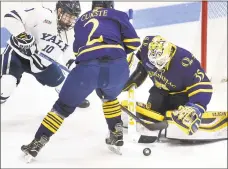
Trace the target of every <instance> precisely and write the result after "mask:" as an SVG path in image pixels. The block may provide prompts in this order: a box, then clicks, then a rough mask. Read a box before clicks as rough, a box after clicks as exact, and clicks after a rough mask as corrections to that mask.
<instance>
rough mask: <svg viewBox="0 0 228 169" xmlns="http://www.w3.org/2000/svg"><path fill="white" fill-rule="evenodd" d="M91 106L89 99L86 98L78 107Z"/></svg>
mask: <svg viewBox="0 0 228 169" xmlns="http://www.w3.org/2000/svg"><path fill="white" fill-rule="evenodd" d="M89 106H90V102H89V100H86V99H85V100H84V101H83V102H82V103H81V104H80V105H79V106H78V107H80V108H87V107H89Z"/></svg>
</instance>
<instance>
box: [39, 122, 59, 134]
mask: <svg viewBox="0 0 228 169" xmlns="http://www.w3.org/2000/svg"><path fill="white" fill-rule="evenodd" d="M42 124H43V125H44V126H45V127H46V128H47V129H48V130H50V131H51V132H52V133H55V132H56V131H57V130H55V129H53V128H52V127H51V126H50V125H49V124H47V123H46V122H45V121H42Z"/></svg>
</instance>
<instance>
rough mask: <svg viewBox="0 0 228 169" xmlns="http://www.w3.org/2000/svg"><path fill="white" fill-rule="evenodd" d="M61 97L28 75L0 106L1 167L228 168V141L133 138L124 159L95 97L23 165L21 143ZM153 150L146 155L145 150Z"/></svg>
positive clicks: (31, 136)
mask: <svg viewBox="0 0 228 169" xmlns="http://www.w3.org/2000/svg"><path fill="white" fill-rule="evenodd" d="M56 98H57V93H56V92H55V90H54V88H48V87H43V86H42V85H40V84H38V83H36V81H35V79H34V78H33V77H32V76H30V75H28V74H24V75H23V80H22V82H21V84H20V86H19V87H18V88H17V90H15V92H14V94H13V95H12V97H11V98H10V99H9V100H8V102H6V104H4V105H3V106H2V107H1V167H2V168H39V167H42V168H43V167H45V168H46V167H49V168H50V167H51V168H58V167H59V168H60V167H62V168H63V167H64V168H78V167H80V168H81V167H82V168H86V167H89V168H92V167H93V168H115V167H125V168H136V167H138V168H164V167H166V168H177V167H178V168H179V167H183V168H192V167H197V168H198V167H199V168H200V167H203V168H222V167H223V168H227V140H225V141H219V142H215V143H208V144H198V145H180V144H177V143H174V142H170V141H164V142H161V143H153V144H147V145H145V144H144V145H143V144H137V143H133V142H131V141H130V140H128V138H127V135H125V145H124V147H123V149H122V153H123V155H122V156H119V155H116V154H113V153H112V152H110V151H109V150H108V149H107V147H106V145H105V143H104V139H105V137H106V135H107V126H106V122H105V119H104V117H103V113H102V109H101V102H100V100H99V99H98V98H97V96H96V94H95V93H92V94H91V95H90V96H89V97H88V99H89V100H90V102H91V106H90V107H89V108H87V109H79V108H78V109H76V111H75V113H74V114H72V115H71V116H70V117H69V118H68V119H66V120H65V122H64V123H63V125H62V128H60V130H59V131H58V132H57V133H56V135H54V136H53V137H52V138H51V141H50V142H49V143H48V144H47V145H46V146H45V147H44V149H42V151H41V152H40V154H39V155H38V156H37V158H36V160H35V161H33V163H30V164H27V163H26V162H25V161H24V158H23V153H22V152H21V150H20V147H21V145H23V144H27V143H29V142H30V141H31V140H32V139H33V137H34V134H35V132H36V130H37V128H38V127H39V125H40V123H41V121H42V119H43V118H44V116H45V115H46V113H47V112H48V111H49V110H50V108H51V107H52V105H53V103H54V101H55V100H56ZM145 147H149V148H151V150H152V153H151V155H150V156H147V157H146V156H144V155H143V152H142V151H143V148H145Z"/></svg>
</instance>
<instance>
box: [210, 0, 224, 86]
mask: <svg viewBox="0 0 228 169" xmlns="http://www.w3.org/2000/svg"><path fill="white" fill-rule="evenodd" d="M207 35H208V36H207V56H206V57H207V70H208V74H209V75H211V78H212V81H213V83H220V82H227V2H208V26H207Z"/></svg>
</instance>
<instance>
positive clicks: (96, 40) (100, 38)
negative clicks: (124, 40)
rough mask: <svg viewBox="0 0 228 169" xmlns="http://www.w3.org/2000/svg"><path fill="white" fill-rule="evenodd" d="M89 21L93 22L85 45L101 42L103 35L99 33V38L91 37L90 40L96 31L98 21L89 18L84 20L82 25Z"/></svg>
mask: <svg viewBox="0 0 228 169" xmlns="http://www.w3.org/2000/svg"><path fill="white" fill-rule="evenodd" d="M89 23H93V28H92V30H91V32H90V34H89V36H88V40H87V42H86V45H92V44H94V43H96V42H103V36H102V35H101V36H100V37H99V38H96V39H93V40H91V36H92V35H93V34H94V32H95V31H96V29H97V28H98V26H99V21H98V20H97V19H95V18H93V19H90V20H89V21H88V22H86V24H85V25H84V27H85V26H86V25H87V24H89Z"/></svg>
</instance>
